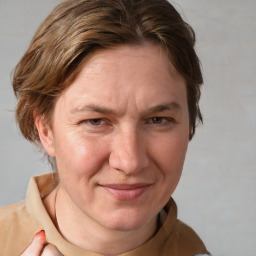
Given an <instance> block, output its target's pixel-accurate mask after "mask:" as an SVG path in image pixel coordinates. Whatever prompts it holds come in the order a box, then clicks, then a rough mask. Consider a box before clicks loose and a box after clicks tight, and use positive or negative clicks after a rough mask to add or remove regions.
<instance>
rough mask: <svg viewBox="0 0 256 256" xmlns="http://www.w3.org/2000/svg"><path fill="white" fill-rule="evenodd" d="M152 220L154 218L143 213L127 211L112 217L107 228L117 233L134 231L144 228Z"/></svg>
mask: <svg viewBox="0 0 256 256" xmlns="http://www.w3.org/2000/svg"><path fill="white" fill-rule="evenodd" d="M151 219H153V218H152V217H151V218H150V217H149V216H148V215H147V214H143V213H142V212H141V211H132V210H125V211H119V212H118V213H114V214H113V215H112V216H110V217H109V218H108V220H106V225H105V226H106V227H107V228H109V229H112V230H117V231H132V230H137V229H140V228H143V227H144V226H145V225H147V224H148V223H149V222H150V220H151Z"/></svg>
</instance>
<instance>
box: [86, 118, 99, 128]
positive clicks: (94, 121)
mask: <svg viewBox="0 0 256 256" xmlns="http://www.w3.org/2000/svg"><path fill="white" fill-rule="evenodd" d="M102 121H103V120H102V119H101V118H94V119H89V120H87V122H88V123H89V124H91V125H95V126H97V125H101V124H102Z"/></svg>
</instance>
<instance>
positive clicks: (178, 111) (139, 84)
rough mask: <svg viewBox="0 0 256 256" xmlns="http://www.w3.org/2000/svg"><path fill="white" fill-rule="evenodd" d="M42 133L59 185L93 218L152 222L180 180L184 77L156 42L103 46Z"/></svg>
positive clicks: (111, 224) (109, 222)
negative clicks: (109, 47)
mask: <svg viewBox="0 0 256 256" xmlns="http://www.w3.org/2000/svg"><path fill="white" fill-rule="evenodd" d="M51 127H52V129H51V130H49V131H48V132H47V133H46V134H45V138H44V139H42V136H41V140H42V144H43V145H44V147H45V149H46V151H47V152H48V154H50V155H51V156H53V157H55V158H56V163H57V171H58V174H59V178H60V188H61V189H62V190H63V191H64V192H65V193H66V195H67V197H68V198H69V200H70V202H71V203H72V204H73V205H75V207H77V209H79V211H81V212H82V213H83V214H84V216H86V217H87V218H89V219H90V220H91V221H94V222H96V223H97V224H99V225H101V226H104V227H106V228H109V229H115V230H134V229H138V228H140V227H143V226H144V225H146V224H147V223H149V222H150V221H151V220H152V219H153V218H154V217H155V216H156V215H157V214H158V212H159V211H160V210H161V209H162V208H163V206H164V205H165V204H166V203H167V201H168V200H169V199H170V197H171V195H172V193H173V191H174V189H175V187H176V186H177V184H178V181H179V178H180V175H181V172H182V167H183V162H184V158H185V154H186V149H187V145H188V141H189V115H188V106H187V95H186V85H185V81H184V79H183V78H182V77H181V75H180V74H178V73H177V72H176V70H175V69H174V67H173V66H172V64H171V63H170V62H169V60H168V58H167V56H166V53H165V51H164V50H163V49H161V48H160V47H158V46H156V45H153V44H145V45H143V46H129V45H124V46H120V47H117V48H114V49H110V50H104V51H99V52H97V53H96V54H94V55H93V56H92V57H91V58H90V59H89V60H87V61H86V63H85V64H84V66H83V68H82V70H81V72H80V74H79V75H78V77H77V78H76V79H75V81H74V82H73V83H72V84H71V85H70V86H69V87H68V89H67V90H65V91H64V92H63V93H62V95H61V96H60V97H59V98H58V99H57V102H56V105H55V110H54V114H53V123H52V126H51Z"/></svg>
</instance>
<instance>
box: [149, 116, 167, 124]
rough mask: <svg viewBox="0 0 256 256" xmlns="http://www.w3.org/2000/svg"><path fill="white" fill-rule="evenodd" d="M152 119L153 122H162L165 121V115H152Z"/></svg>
mask: <svg viewBox="0 0 256 256" xmlns="http://www.w3.org/2000/svg"><path fill="white" fill-rule="evenodd" d="M151 119H152V123H153V124H162V123H163V121H164V118H163V117H158V116H156V117H152V118H151Z"/></svg>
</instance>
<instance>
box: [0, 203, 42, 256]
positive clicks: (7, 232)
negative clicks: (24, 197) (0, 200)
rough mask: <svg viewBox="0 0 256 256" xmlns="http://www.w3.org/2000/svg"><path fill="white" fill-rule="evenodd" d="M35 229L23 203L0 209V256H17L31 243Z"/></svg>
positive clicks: (36, 225)
mask: <svg viewBox="0 0 256 256" xmlns="http://www.w3.org/2000/svg"><path fill="white" fill-rule="evenodd" d="M37 227H38V224H37V223H36V221H35V220H34V218H32V217H31V216H30V215H29V213H28V212H27V209H26V204H25V201H20V202H18V203H15V204H11V205H8V206H4V207H2V208H0V255H10V256H11V255H19V253H20V252H22V251H23V250H24V248H25V247H26V246H27V245H28V244H29V243H30V242H31V238H32V237H33V234H34V230H36V229H37Z"/></svg>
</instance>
